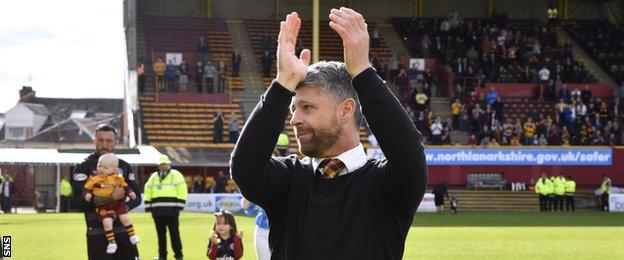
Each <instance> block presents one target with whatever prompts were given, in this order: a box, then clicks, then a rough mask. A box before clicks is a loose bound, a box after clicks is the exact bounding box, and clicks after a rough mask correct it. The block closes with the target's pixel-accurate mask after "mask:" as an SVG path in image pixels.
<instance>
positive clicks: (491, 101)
mask: <svg viewBox="0 0 624 260" xmlns="http://www.w3.org/2000/svg"><path fill="white" fill-rule="evenodd" d="M496 97H498V92H496V89H495V88H494V87H490V91H488V93H487V104H488V105H490V106H491V105H492V104H494V101H495V100H496Z"/></svg>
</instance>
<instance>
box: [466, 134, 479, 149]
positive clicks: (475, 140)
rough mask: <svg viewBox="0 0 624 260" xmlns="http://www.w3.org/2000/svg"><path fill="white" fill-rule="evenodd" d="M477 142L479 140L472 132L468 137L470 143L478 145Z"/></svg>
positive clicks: (470, 144)
mask: <svg viewBox="0 0 624 260" xmlns="http://www.w3.org/2000/svg"><path fill="white" fill-rule="evenodd" d="M477 144H478V140H477V137H476V136H475V134H470V137H468V145H469V146H477Z"/></svg>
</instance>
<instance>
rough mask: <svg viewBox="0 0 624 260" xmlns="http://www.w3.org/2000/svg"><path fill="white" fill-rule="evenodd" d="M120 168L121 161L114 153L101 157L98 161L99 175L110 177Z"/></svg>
mask: <svg viewBox="0 0 624 260" xmlns="http://www.w3.org/2000/svg"><path fill="white" fill-rule="evenodd" d="M118 166H119V160H118V159H117V156H115V154H113V153H106V154H103V155H102V156H100V159H99V160H98V165H97V169H98V173H100V174H105V175H109V174H112V173H115V172H116V171H117V167H118Z"/></svg>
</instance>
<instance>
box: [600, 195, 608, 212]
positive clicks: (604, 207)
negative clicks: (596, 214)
mask: <svg viewBox="0 0 624 260" xmlns="http://www.w3.org/2000/svg"><path fill="white" fill-rule="evenodd" d="M600 199H601V200H602V211H609V193H606V192H604V193H602V195H600Z"/></svg>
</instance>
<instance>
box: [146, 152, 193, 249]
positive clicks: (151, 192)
mask: <svg viewBox="0 0 624 260" xmlns="http://www.w3.org/2000/svg"><path fill="white" fill-rule="evenodd" d="M144 191H145V210H146V211H151V212H152V218H154V223H155V224H156V233H157V234H158V257H157V258H156V259H167V237H166V235H167V228H169V233H170V236H171V247H172V248H173V252H174V257H175V259H182V257H183V255H182V241H181V240H180V232H179V230H178V227H179V221H178V217H179V215H180V210H183V209H184V205H186V198H187V187H186V182H185V181H184V176H182V173H180V172H179V171H177V170H174V169H171V161H170V160H169V157H167V156H166V155H163V156H162V157H161V158H160V160H159V163H158V171H157V172H154V173H152V175H151V176H150V177H149V179H148V180H147V182H146V183H145V189H144Z"/></svg>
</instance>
